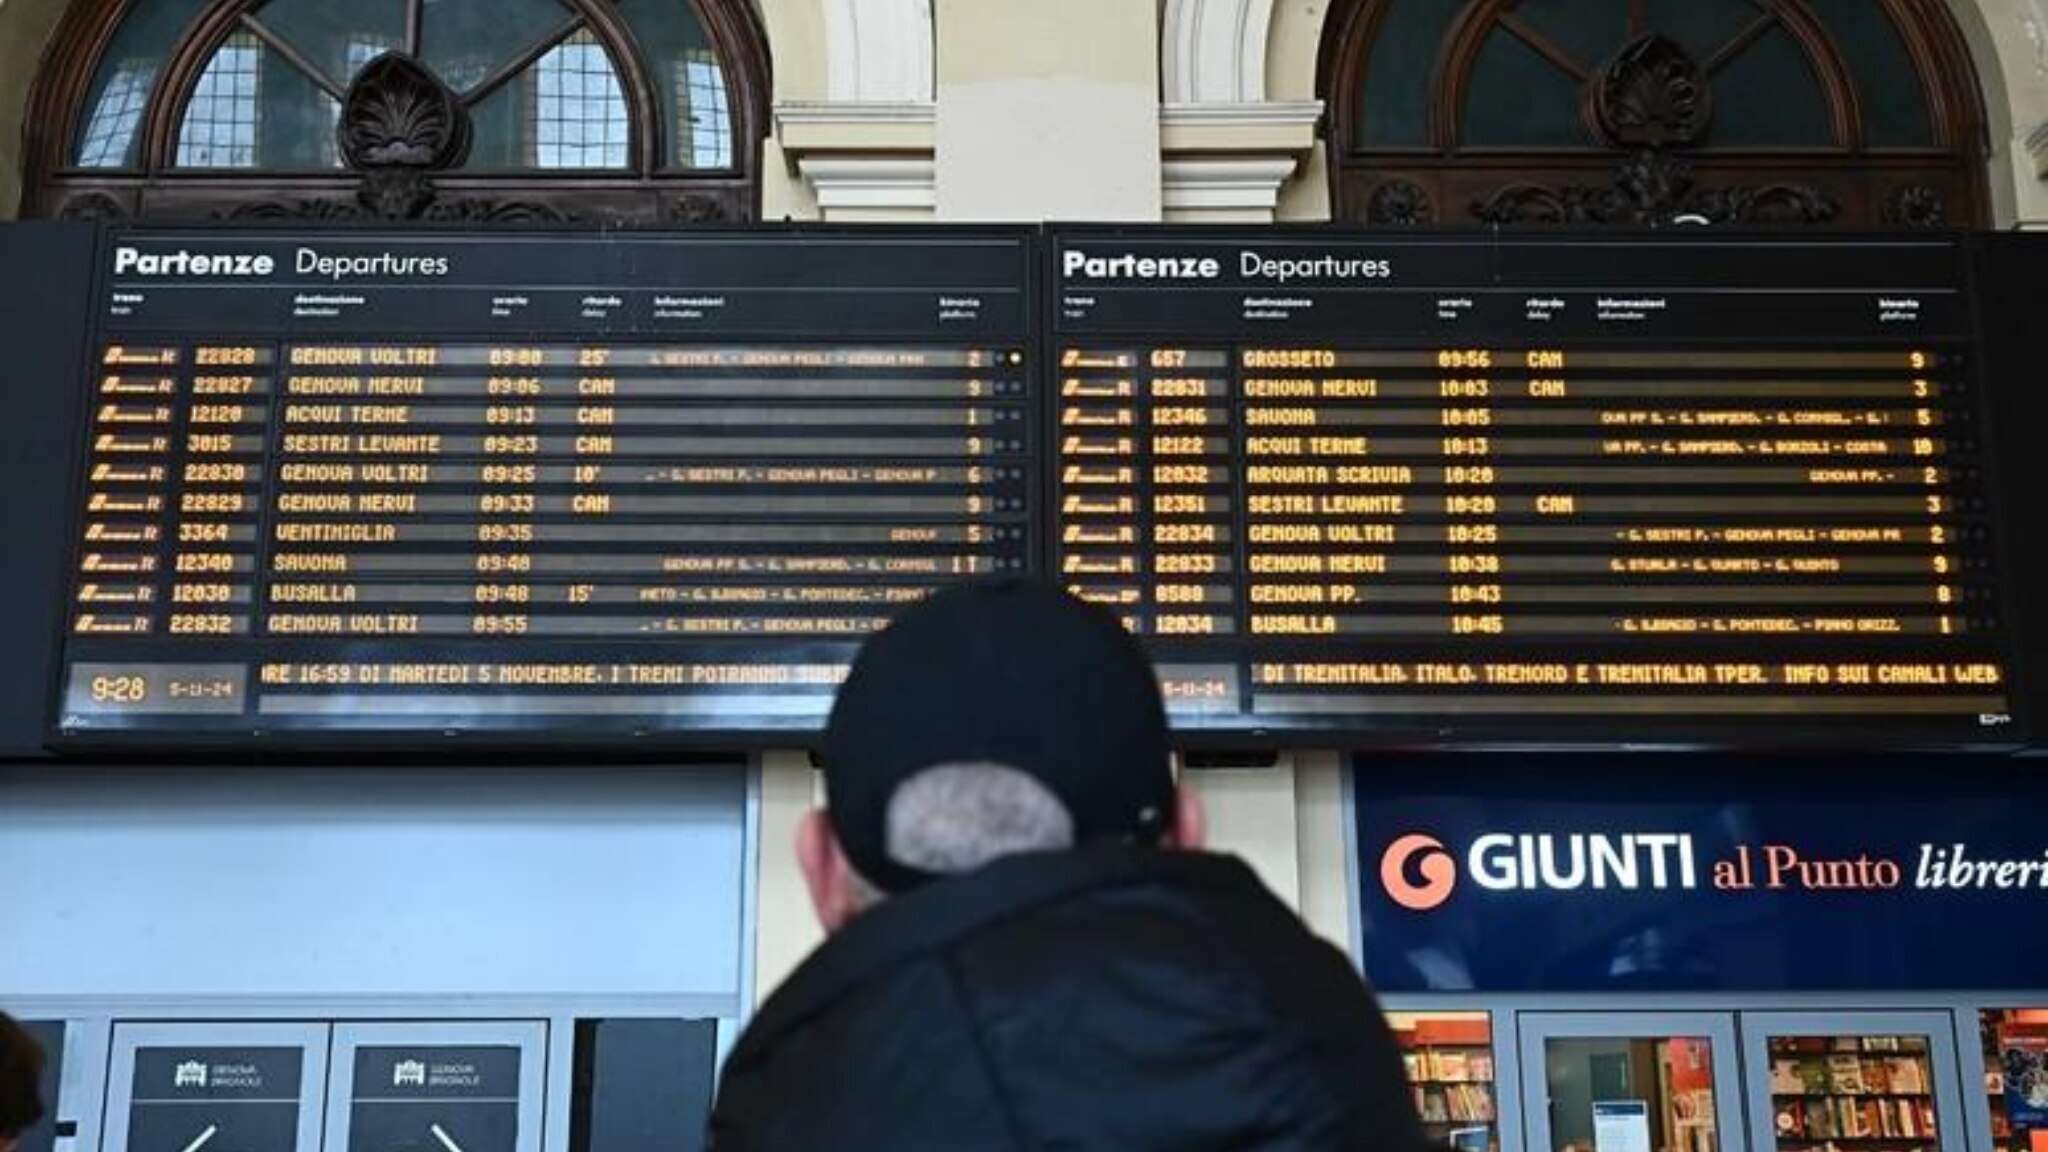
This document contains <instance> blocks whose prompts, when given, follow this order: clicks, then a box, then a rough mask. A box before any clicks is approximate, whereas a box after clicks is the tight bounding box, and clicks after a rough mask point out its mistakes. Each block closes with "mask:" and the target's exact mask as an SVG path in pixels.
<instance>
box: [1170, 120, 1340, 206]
mask: <svg viewBox="0 0 2048 1152" xmlns="http://www.w3.org/2000/svg"><path fill="white" fill-rule="evenodd" d="M1322 113H1323V106H1322V103H1321V102H1320V101H1316V100H1307V101H1288V102H1249V103H1247V102H1233V103H1206V104H1169V105H1167V106H1165V107H1163V108H1161V109H1160V115H1159V147H1160V151H1161V153H1162V160H1161V165H1160V178H1161V185H1162V188H1161V206H1162V208H1163V209H1164V211H1165V217H1166V219H1168V220H1170V221H1181V222H1189V223H1193V222H1201V221H1208V222H1212V223H1219V224H1223V223H1232V224H1257V223H1270V222H1271V221H1272V220H1273V219H1274V216H1275V214H1276V212H1277V210H1278V208H1279V204H1280V192H1281V188H1282V187H1283V186H1284V185H1285V184H1286V182H1287V181H1288V180H1289V179H1290V178H1292V177H1293V176H1294V175H1295V173H1296V172H1298V171H1299V170H1300V169H1301V165H1302V162H1303V161H1304V160H1305V159H1307V157H1308V155H1309V153H1310V151H1312V150H1313V149H1314V148H1315V142H1316V124H1317V122H1318V121H1319V120H1320V119H1321V118H1322Z"/></svg>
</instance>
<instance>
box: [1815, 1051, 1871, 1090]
mask: <svg viewBox="0 0 2048 1152" xmlns="http://www.w3.org/2000/svg"><path fill="white" fill-rule="evenodd" d="M1873 1063H1875V1062H1874V1061H1873ZM1828 1091H1830V1092H1836V1093H1840V1094H1841V1095H1844V1096H1860V1095H1862V1094H1863V1093H1865V1092H1868V1091H1872V1089H1871V1088H1870V1087H1869V1086H1868V1085H1867V1084H1866V1082H1865V1081H1864V1079H1863V1060H1862V1058H1860V1057H1857V1056H1830V1057H1828ZM1879 1091H1882V1089H1879Z"/></svg>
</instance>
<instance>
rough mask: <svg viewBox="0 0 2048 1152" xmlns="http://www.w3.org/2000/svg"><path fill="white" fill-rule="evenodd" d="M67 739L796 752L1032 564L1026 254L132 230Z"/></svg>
mask: <svg viewBox="0 0 2048 1152" xmlns="http://www.w3.org/2000/svg"><path fill="white" fill-rule="evenodd" d="M101 260H102V262H103V268H102V276H101V280H100V287H99V288H98V292H99V294H100V296H99V300H98V305H99V320H98V330H97V332H96V333H95V335H94V336H93V338H92V342H91V348H90V354H89V355H90V359H91V361H92V362H93V367H92V368H91V370H90V373H89V378H88V379H85V380H83V381H82V382H81V386H82V390H83V402H84V412H83V414H82V417H81V423H82V424H83V425H84V432H83V435H84V445H83V448H82V450H81V457H80V464H79V470H80V478H79V483H78V487H77V489H76V491H75V493H74V494H73V496H72V499H73V501H74V503H75V507H76V513H77V516H76V532H75V540H74V541H73V544H74V546H75V549H76V552H75V561H76V562H75V565H74V567H73V571H72V588H71V595H70V600H69V603H68V605H67V618H66V620H65V624H64V627H65V631H66V642H65V645H64V658H63V666H62V670H61V682H60V684H59V685H58V688H57V692H58V703H57V706H56V727H57V731H58V735H59V737H60V738H66V739H92V738H95V737H109V736H117V737H118V736H139V737H166V736H167V737H176V736H187V735H190V736H206V735H215V736H235V735H248V734H259V735H268V734H274V735H282V736H291V735H294V734H297V735H301V736H305V735H312V734H320V733H337V732H340V733H365V734H373V733H399V734H406V733H411V734H423V733H425V734H431V733H438V732H452V733H462V732H481V733H508V734H514V735H519V734H525V735H530V736H535V737H546V738H574V737H576V736H579V735H588V734H607V733H611V734H624V735H633V734H643V733H658V734H676V735H682V736H689V735H692V734H702V735H708V734H718V735H719V736H721V737H729V736H732V735H734V734H746V733H763V734H767V733H777V732H790V731H798V732H803V731H811V730H815V729H816V728H818V727H819V726H820V725H821V723H822V720H823V717H824V714H825V711H826V709H827V707H828V706H829V704H830V700H831V694H832V692H833V690H834V689H835V687H836V685H837V683H838V681H839V680H840V679H841V678H843V676H844V674H845V670H846V666H847V664H848V662H849V661H850V658H851V656H852V653H853V652H854V650H855V648H856V646H857V645H858V643H859V642H860V640H861V639H862V637H864V636H866V635H867V634H869V633H870V632H872V631H874V630H875V629H876V628H878V627H880V626H881V625H882V624H883V623H884V622H885V621H886V620H887V619H888V617H889V616H890V615H891V614H892V613H893V612H895V611H897V610H898V609H899V608H900V607H901V606H902V605H903V604H905V603H908V602H910V601H913V600H915V599H917V598H920V597H922V596H924V595H926V594H928V593H929V592H930V591H931V590H932V589H933V588H935V587H937V586H939V585H941V584H944V583H946V582H949V581H953V580H958V579H962V578H969V577H974V576H981V575H994V574H1012V575H1032V574H1034V573H1036V571H1037V569H1038V565H1037V563H1036V557H1037V555H1038V553H1039V550H1040V545H1041V542H1040V540H1039V539H1038V535H1037V534H1038V531H1039V524H1040V523H1041V521H1042V510H1041V509H1040V507H1039V501H1040V499H1041V495H1040V494H1041V492H1042V489H1041V487H1039V486H1038V484H1037V480H1038V479H1039V477H1041V475H1042V470H1041V468H1040V466H1039V465H1038V464H1037V462H1036V461H1037V453H1038V451H1039V448H1040V443H1039V442H1040V439H1041V437H1042V430H1041V428H1040V422H1041V420H1042V412H1043V403H1042V398H1041V397H1040V396H1039V395H1038V394H1037V387H1036V384H1035V380H1036V373H1037V371H1038V366H1037V365H1036V364H1035V363H1034V362H1033V349H1034V340H1033V338H1032V337H1033V333H1032V326H1031V322H1032V311H1033V310H1032V308H1031V305H1030V290H1031V284H1032V281H1033V275H1034V268H1035V260H1034V255H1033V249H1032V247H1031V244H1030V237H1029V236H1028V235H1027V234H1025V233H1022V232H1018V231H998V230H974V229H966V230H950V231H948V232H946V233H943V234H940V233H923V234H904V233H901V232H887V231H875V230H870V231H864V232H846V231H833V230H805V231H796V230H763V231H759V232H750V233H718V232H699V233H690V234H687V235H675V234H671V235H661V236H655V235H601V234H581V235H542V234H533V235H511V236H507V235H497V236H490V237H486V236H481V235H470V236H462V235H445V234H444V235H425V236H421V235H413V236H407V235H376V234H366V233H346V232H344V233H326V234H319V235H304V236H298V235H278V234H266V233H250V232H240V233H237V232H218V231H216V232H210V233H207V232H178V231H166V232H160V233H159V232H115V233H111V234H109V235H108V236H107V237H106V239H105V240H104V242H103V245H102V254H101Z"/></svg>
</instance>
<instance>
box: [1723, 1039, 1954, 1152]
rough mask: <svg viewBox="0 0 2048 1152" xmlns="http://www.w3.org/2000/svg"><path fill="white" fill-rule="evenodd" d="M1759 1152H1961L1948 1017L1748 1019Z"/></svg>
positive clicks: (1753, 1138)
mask: <svg viewBox="0 0 2048 1152" xmlns="http://www.w3.org/2000/svg"><path fill="white" fill-rule="evenodd" d="M1742 1039H1743V1045H1744V1052H1743V1066H1744V1072H1745V1075H1746V1077H1747V1079H1748V1088H1749V1101H1750V1106H1749V1124H1750V1142H1751V1147H1752V1148H1753V1149H1754V1150H1755V1152H1963V1149H1964V1146H1965V1141H1964V1138H1963V1109H1962V1096H1961V1092H1962V1081H1961V1072H1960V1071H1959V1067H1958V1065H1957V1063H1956V1045H1955V1025H1954V1021H1953V1019H1952V1018H1951V1017H1950V1016H1949V1014H1948V1013H1945V1012H1848V1013H1844V1012H1827V1013H1819V1012H1799V1013H1792V1012H1745V1013H1743V1015H1742Z"/></svg>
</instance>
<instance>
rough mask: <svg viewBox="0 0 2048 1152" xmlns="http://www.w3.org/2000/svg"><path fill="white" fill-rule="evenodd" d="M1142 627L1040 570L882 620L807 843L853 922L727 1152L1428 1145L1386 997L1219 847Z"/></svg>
mask: <svg viewBox="0 0 2048 1152" xmlns="http://www.w3.org/2000/svg"><path fill="white" fill-rule="evenodd" d="M1168 753H1169V748H1168V743H1167V731H1166V715H1165V708H1164V706H1163V704H1162V702H1161V700H1160V694H1159V685H1158V682H1157V680H1156V679H1155V678H1154V674H1153V671H1152V668H1151V665H1150V664H1149V663H1148V662H1147V660H1146V658H1145V655H1144V653H1143V652H1142V651H1141V650H1140V648H1139V646H1138V644H1137V642H1136V641H1135V640H1133V639H1132V638H1131V637H1130V636H1129V634H1128V633H1126V632H1125V631H1124V629H1123V628H1122V627H1121V626H1120V625H1119V624H1118V623H1117V621H1116V620H1115V619H1114V618H1113V617H1111V616H1110V615H1109V614H1108V613H1107V612H1105V611H1103V610H1102V609H1100V608H1096V607H1093V606H1089V605H1084V604H1082V603H1080V602H1079V601H1077V600H1074V599H1072V598H1070V597H1068V596H1066V595H1065V594H1063V593H1060V592H1057V591H1054V590H1052V589H1049V588H1045V587H1043V586H1039V585H1034V584H1027V583H1019V582H1000V583H984V584H977V585H969V586H967V587H963V588H958V589H954V590H952V591H948V592H944V593H941V594H939V595H937V596H935V597H932V598H931V599H929V600H926V601H924V602H923V603H921V604H919V605H916V606H914V607H912V608H911V609H909V610H908V611H907V612H905V613H904V614H903V615H902V617H900V618H899V619H898V620H897V621H896V622H895V623H894V624H893V625H891V626H890V627H889V628H888V629H887V630H885V631H883V632H882V633H880V634H878V635H877V636H875V637H874V638H873V639H871V640H870V641H869V642H868V644H867V646H866V647H865V648H864V649H862V651H861V654H860V657H859V658H858V659H857V660H856V661H855V662H854V667H853V671H852V673H851V674H850V675H849V677H848V678H847V681H846V683H845V684H844V685H843V686H842V687H841V688H840V691H839V697H838V700H837V701H836V702H835V704H834V706H833V709H832V717H831V721H830V723H829V724H828V725H827V728H826V732H825V745H824V773H825V790H826V794H827V808H826V809H824V810H820V811H814V812H812V813H810V814H809V815H808V816H807V817H806V818H805V820H804V823H803V825H802V827H801V828H800V829H799V832H798V837H797V860H798V863H799V864H800V866H801V868H802V871H803V873H804V879H805V881H806V883H807V884H808V886H809V888H810V893H811V901H812V904H813V905H814V906H815V907H816V909H817V913H818V918H819V920H820V921H821V922H822V923H823V924H824V926H825V929H826V931H827V933H828V934H829V935H830V938H829V939H828V940H827V941H826V942H825V943H824V944H823V945H822V946H821V947H819V949H818V950H817V951H816V952H815V953H813V954H812V956H811V957H810V958H809V959H808V960H806V961H805V962H804V964H803V965H802V966H801V967H800V968H799V969H798V970H797V971H796V973H795V974H794V975H792V976H791V977H790V978H789V980H788V982H787V983H785V984H784V985H783V986H782V987H781V988H779V989H777V991H776V992H775V994H774V995H773V996H772V997H770V998H769V1000H768V1002H767V1003H766V1004H764V1005H763V1006H762V1008H761V1011H760V1013H759V1014H758V1015H757V1016H756V1017H755V1019H754V1021H753V1023H752V1024H751V1025H750V1026H749V1027H748V1029H747V1031H746V1034H745V1035H744V1036H742V1037H741V1039H740V1042H739V1045H738V1047H737V1048H736V1049H735V1050H734V1052H733V1055H732V1058H731V1060H730V1061H729V1062H728V1063H727V1065H726V1068H725V1075H724V1083H723V1085H722V1087H721V1089H720V1093H719V1098H718V1105H717V1108H716V1109H715V1111H714V1113H713V1115H712V1121H711V1147H712V1148H713V1149H715V1150H716V1152H757V1150H758V1152H780V1150H785V1149H786V1150H790V1152H796V1150H802V1152H825V1150H829V1149H947V1150H949V1152H951V1150H981V1149H988V1150H992V1152H1007V1150H1013V1149H1014V1150H1023V1149H1040V1148H1044V1149H1054V1148H1058V1149H1105V1150H1107V1149H1118V1150H1124V1152H1128V1150H1140V1149H1190V1150H1193V1149H1204V1150H1207V1149H1216V1150H1223V1149H1232V1150H1235V1149H1271V1150H1279V1149H1333V1150H1334V1149H1344V1150H1347V1152H1349V1150H1373V1152H1380V1150H1384V1152H1413V1150H1416V1149H1420V1148H1422V1147H1424V1142H1423V1137H1422V1135H1421V1131H1420V1126H1419V1124H1418V1123H1417V1121H1416V1118H1415V1113H1414V1110H1413V1107H1412V1105H1411V1103H1410V1098H1409V1092H1408V1087H1407V1083H1406V1080H1405V1078H1404V1076H1403V1073H1402V1066H1401V1061H1400V1056H1399V1054H1398V1052H1397V1051H1396V1049H1395V1046H1394V1042H1393V1038H1392V1036H1391V1034H1390V1033H1389V1032H1388V1030H1387V1025H1386V1022H1385V1019H1384V1018H1383V1017H1382V1016H1381V1014H1380V1011H1379V1008H1378V1006H1377V1005H1376V1004H1375V1003H1374V1002H1373V999H1372V997H1371V995H1370V993H1368V992H1367V991H1366V989H1365V986H1364V984H1363V983H1362V982H1361V981H1360V980H1359V978H1358V975H1357V973H1356V972H1354V971H1353V970H1352V968H1351V965H1350V963H1349V961H1348V960H1346V959H1345V957H1344V955H1343V954H1342V953H1341V952H1339V951H1338V950H1337V949H1335V948H1332V947H1331V946H1329V945H1328V944H1325V943H1323V942H1322V941H1320V940H1318V939H1316V938H1315V937H1314V936H1312V935H1311V934H1310V933H1309V932H1308V930H1307V929H1306V928H1305V927H1303V925H1302V924H1301V922H1300V921H1299V920H1298V919H1296V918H1295V916H1294V914H1293V913H1292V912H1291V911H1289V910H1288V909H1287V908H1286V906H1284V905H1283V904H1281V903H1280V902H1279V901H1278V900H1277V899H1275V898H1274V897H1273V895H1272V894H1271V893H1269V892H1268V891H1267V890H1266V889H1265V887H1264V886H1263V885H1261V884H1260V882H1259V881H1258V879H1257V878H1256V877H1255V876H1254V875H1253V874H1252V872H1251V870H1250V869H1249V868H1247V867H1246V866H1245V865H1244V864H1243V863H1242V862H1241V861H1239V860H1237V859H1235V858H1233V857H1224V856H1216V855H1209V854H1205V853H1202V852H1199V851H1197V849H1199V848H1200V847H1201V846H1202V838H1203V816H1202V809H1201V806H1200V804H1199V803H1198V801H1197V799H1196V797H1195V796H1194V794H1193V793H1191V792H1189V791H1186V790H1182V789H1177V788H1176V786H1175V782H1174V779H1173V776H1172V772H1171V768H1170V766H1169V763H1168Z"/></svg>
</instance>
